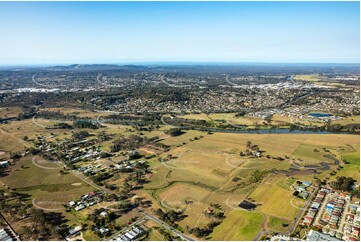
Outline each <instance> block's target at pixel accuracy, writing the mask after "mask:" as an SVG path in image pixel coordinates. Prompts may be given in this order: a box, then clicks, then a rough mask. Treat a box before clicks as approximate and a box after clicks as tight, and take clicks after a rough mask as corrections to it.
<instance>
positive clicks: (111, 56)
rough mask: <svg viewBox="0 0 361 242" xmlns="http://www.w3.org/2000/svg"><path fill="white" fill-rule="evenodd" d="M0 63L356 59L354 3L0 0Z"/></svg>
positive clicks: (357, 34) (357, 22) (357, 25)
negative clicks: (35, 0) (57, 0)
mask: <svg viewBox="0 0 361 242" xmlns="http://www.w3.org/2000/svg"><path fill="white" fill-rule="evenodd" d="M0 33H1V34H0V65H15V64H19V65H20V64H26V65H32V64H35V65H36V64H74V63H78V64H84V63H89V64H90V63H114V64H120V63H131V62H268V63H359V59H360V3H359V2H0Z"/></svg>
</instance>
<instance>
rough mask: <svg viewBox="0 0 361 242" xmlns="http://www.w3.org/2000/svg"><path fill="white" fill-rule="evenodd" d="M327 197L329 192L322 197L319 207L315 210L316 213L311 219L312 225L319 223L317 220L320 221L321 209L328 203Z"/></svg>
mask: <svg viewBox="0 0 361 242" xmlns="http://www.w3.org/2000/svg"><path fill="white" fill-rule="evenodd" d="M329 197H330V194H329V193H327V195H326V197H325V198H324V199H323V201H322V204H321V206H320V207H319V209H318V211H317V215H316V217H315V219H314V220H313V221H314V222H313V225H319V224H320V223H319V221H320V218H321V215H322V213H323V210H324V209H325V207H326V205H327V203H328V199H329Z"/></svg>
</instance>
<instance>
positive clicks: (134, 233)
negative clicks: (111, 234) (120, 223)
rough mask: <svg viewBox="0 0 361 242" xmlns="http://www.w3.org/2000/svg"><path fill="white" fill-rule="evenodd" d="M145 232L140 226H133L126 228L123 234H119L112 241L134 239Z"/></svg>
mask: <svg viewBox="0 0 361 242" xmlns="http://www.w3.org/2000/svg"><path fill="white" fill-rule="evenodd" d="M145 234H146V231H145V230H144V229H143V228H142V227H140V226H134V227H133V228H131V229H130V230H127V231H126V232H124V233H123V234H121V235H119V236H118V237H116V238H115V239H114V241H134V240H136V239H138V238H140V237H142V236H143V235H145Z"/></svg>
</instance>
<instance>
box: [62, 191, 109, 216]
mask: <svg viewBox="0 0 361 242" xmlns="http://www.w3.org/2000/svg"><path fill="white" fill-rule="evenodd" d="M103 195H104V192H102V191H97V192H90V193H88V194H85V195H83V196H81V197H80V199H79V200H77V201H70V202H69V203H68V204H69V207H70V208H73V209H74V210H75V211H80V210H83V209H84V208H87V207H91V206H93V205H95V204H97V203H99V202H101V201H102V200H103V198H104V196H103Z"/></svg>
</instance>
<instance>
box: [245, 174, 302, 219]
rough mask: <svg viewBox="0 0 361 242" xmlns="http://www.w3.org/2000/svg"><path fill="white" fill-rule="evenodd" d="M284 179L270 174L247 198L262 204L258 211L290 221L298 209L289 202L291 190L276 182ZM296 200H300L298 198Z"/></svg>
mask: <svg viewBox="0 0 361 242" xmlns="http://www.w3.org/2000/svg"><path fill="white" fill-rule="evenodd" d="M284 179H285V178H284V177H277V176H270V177H269V178H268V179H267V180H266V181H264V182H263V183H262V184H261V185H260V186H258V188H257V189H256V190H255V191H254V192H252V193H251V194H250V195H249V198H251V199H254V200H256V202H258V203H261V204H262V205H261V206H259V207H258V208H257V209H258V210H259V211H261V212H264V213H266V214H268V215H272V216H275V217H279V218H283V219H285V220H288V221H290V220H293V218H294V217H295V215H296V214H297V212H298V211H299V209H297V208H296V207H294V206H292V204H291V202H290V201H291V200H292V198H293V195H292V193H293V191H292V190H291V189H290V188H289V189H285V188H283V187H281V186H280V185H279V184H278V182H280V181H281V182H283V180H284ZM297 200H299V201H302V200H301V199H298V198H297ZM297 205H301V204H297Z"/></svg>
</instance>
